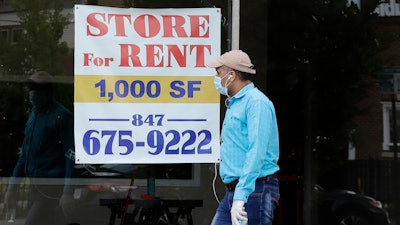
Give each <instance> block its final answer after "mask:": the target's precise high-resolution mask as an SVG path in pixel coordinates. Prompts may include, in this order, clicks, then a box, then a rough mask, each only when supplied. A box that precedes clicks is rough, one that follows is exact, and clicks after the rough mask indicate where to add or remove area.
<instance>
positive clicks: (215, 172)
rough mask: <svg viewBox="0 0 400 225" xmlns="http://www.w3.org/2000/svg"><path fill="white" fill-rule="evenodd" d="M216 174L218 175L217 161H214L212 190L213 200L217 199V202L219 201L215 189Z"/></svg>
mask: <svg viewBox="0 0 400 225" xmlns="http://www.w3.org/2000/svg"><path fill="white" fill-rule="evenodd" d="M217 176H218V171H217V163H214V178H213V192H214V197H215V200H217V202H218V203H219V199H218V195H217V191H216V190H215V181H216V180H217Z"/></svg>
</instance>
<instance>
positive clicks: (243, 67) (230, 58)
mask: <svg viewBox="0 0 400 225" xmlns="http://www.w3.org/2000/svg"><path fill="white" fill-rule="evenodd" d="M222 65H225V66H227V67H230V68H232V69H235V70H238V71H242V72H245V73H251V74H255V73H256V70H255V69H253V67H254V65H253V64H252V63H251V60H250V57H249V56H248V55H247V54H246V53H245V52H243V51H242V50H231V51H229V52H225V53H224V54H223V55H221V56H220V57H219V58H216V59H212V60H208V61H206V66H208V67H211V68H218V67H220V66H222Z"/></svg>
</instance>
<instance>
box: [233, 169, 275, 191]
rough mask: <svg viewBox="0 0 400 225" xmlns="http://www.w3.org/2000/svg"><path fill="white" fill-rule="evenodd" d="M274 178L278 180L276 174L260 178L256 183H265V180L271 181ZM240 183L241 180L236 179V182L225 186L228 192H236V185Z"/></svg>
mask: <svg viewBox="0 0 400 225" xmlns="http://www.w3.org/2000/svg"><path fill="white" fill-rule="evenodd" d="M274 178H277V175H276V173H273V174H270V175H267V176H265V177H259V178H257V179H256V182H257V181H263V180H271V179H274ZM238 183H239V179H236V180H234V181H232V182H230V183H227V184H225V187H226V189H228V191H234V190H235V188H236V185H237V184H238Z"/></svg>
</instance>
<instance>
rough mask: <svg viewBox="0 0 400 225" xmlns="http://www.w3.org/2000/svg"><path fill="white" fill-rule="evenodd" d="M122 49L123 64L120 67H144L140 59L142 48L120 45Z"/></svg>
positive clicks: (133, 45) (132, 45)
mask: <svg viewBox="0 0 400 225" xmlns="http://www.w3.org/2000/svg"><path fill="white" fill-rule="evenodd" d="M119 46H120V49H121V63H120V64H119V66H131V63H132V66H136V67H142V63H141V62H140V59H139V56H138V55H139V53H140V48H139V46H137V45H135V44H120V45H119Z"/></svg>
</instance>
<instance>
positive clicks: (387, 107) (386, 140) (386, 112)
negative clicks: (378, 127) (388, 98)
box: [381, 102, 400, 151]
mask: <svg viewBox="0 0 400 225" xmlns="http://www.w3.org/2000/svg"><path fill="white" fill-rule="evenodd" d="M381 104H382V125H383V127H382V135H383V136H382V139H383V142H382V149H383V150H384V151H390V147H392V146H393V142H392V141H391V140H390V128H391V126H392V124H390V113H391V111H392V102H381ZM396 111H400V103H399V102H396ZM396 119H397V120H400V118H396ZM398 132H400V129H399V130H398ZM398 145H399V146H400V143H398Z"/></svg>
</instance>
